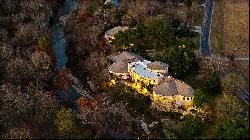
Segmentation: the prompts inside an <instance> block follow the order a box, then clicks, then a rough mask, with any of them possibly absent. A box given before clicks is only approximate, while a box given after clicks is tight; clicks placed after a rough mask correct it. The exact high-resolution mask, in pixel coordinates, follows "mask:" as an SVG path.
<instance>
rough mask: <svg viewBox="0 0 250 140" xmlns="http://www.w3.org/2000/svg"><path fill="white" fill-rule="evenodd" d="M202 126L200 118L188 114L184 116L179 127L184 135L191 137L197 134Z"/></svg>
mask: <svg viewBox="0 0 250 140" xmlns="http://www.w3.org/2000/svg"><path fill="white" fill-rule="evenodd" d="M202 128H203V125H202V124H201V122H200V120H198V119H196V118H194V117H193V116H191V115H188V116H186V117H185V119H184V122H183V124H182V128H181V129H182V131H183V132H184V135H185V136H186V137H188V138H192V137H194V136H197V135H199V134H200V133H201V131H202Z"/></svg>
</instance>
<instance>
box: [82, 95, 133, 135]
mask: <svg viewBox="0 0 250 140" xmlns="http://www.w3.org/2000/svg"><path fill="white" fill-rule="evenodd" d="M96 102H97V103H96V104H94V105H93V106H92V108H88V107H87V108H86V107H83V108H81V110H80V114H81V120H82V123H83V124H90V125H91V126H93V127H94V128H95V130H96V136H95V137H96V138H100V137H101V136H104V135H106V134H108V133H112V131H115V130H117V129H120V128H124V127H126V126H129V125H131V122H132V120H133V119H132V117H131V116H130V114H129V113H128V112H127V110H126V108H125V106H124V105H123V104H122V103H114V104H109V101H107V100H106V101H105V98H104V99H102V100H100V101H96Z"/></svg>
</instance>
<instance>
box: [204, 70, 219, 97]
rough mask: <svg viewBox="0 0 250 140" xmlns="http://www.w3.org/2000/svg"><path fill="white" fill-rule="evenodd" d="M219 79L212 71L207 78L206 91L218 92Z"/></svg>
mask: <svg viewBox="0 0 250 140" xmlns="http://www.w3.org/2000/svg"><path fill="white" fill-rule="evenodd" d="M221 89H222V88H221V81H220V77H219V74H218V73H217V72H213V73H212V74H211V75H210V76H209V77H208V80H207V91H208V92H209V93H213V94H218V93H220V92H221Z"/></svg>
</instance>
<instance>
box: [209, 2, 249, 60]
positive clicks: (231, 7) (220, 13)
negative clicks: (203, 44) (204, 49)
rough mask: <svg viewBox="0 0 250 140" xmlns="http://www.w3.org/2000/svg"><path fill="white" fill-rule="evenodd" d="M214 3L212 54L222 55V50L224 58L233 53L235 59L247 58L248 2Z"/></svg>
mask: <svg viewBox="0 0 250 140" xmlns="http://www.w3.org/2000/svg"><path fill="white" fill-rule="evenodd" d="M214 2H215V4H214V12H213V17H212V33H211V47H212V49H213V53H215V54H222V53H221V51H222V50H223V53H224V55H225V56H229V55H231V54H233V53H234V54H235V55H236V57H247V56H248V55H249V50H248V45H249V40H248V32H249V26H248V25H249V16H248V12H249V8H248V1H247V0H238V1H228V0H220V1H219V0H218V1H214ZM218 30H219V32H218ZM221 46H222V47H221ZM221 48H222V50H221ZM234 49H236V51H234Z"/></svg>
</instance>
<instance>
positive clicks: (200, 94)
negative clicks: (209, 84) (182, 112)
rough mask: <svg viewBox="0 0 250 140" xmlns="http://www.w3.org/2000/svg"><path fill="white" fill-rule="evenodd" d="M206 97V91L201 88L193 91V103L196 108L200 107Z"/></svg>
mask: <svg viewBox="0 0 250 140" xmlns="http://www.w3.org/2000/svg"><path fill="white" fill-rule="evenodd" d="M205 99H206V93H205V92H204V91H203V90H202V89H197V90H196V91H195V93H194V104H195V106H197V107H198V108H200V107H202V105H203V103H204V102H205Z"/></svg>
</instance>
